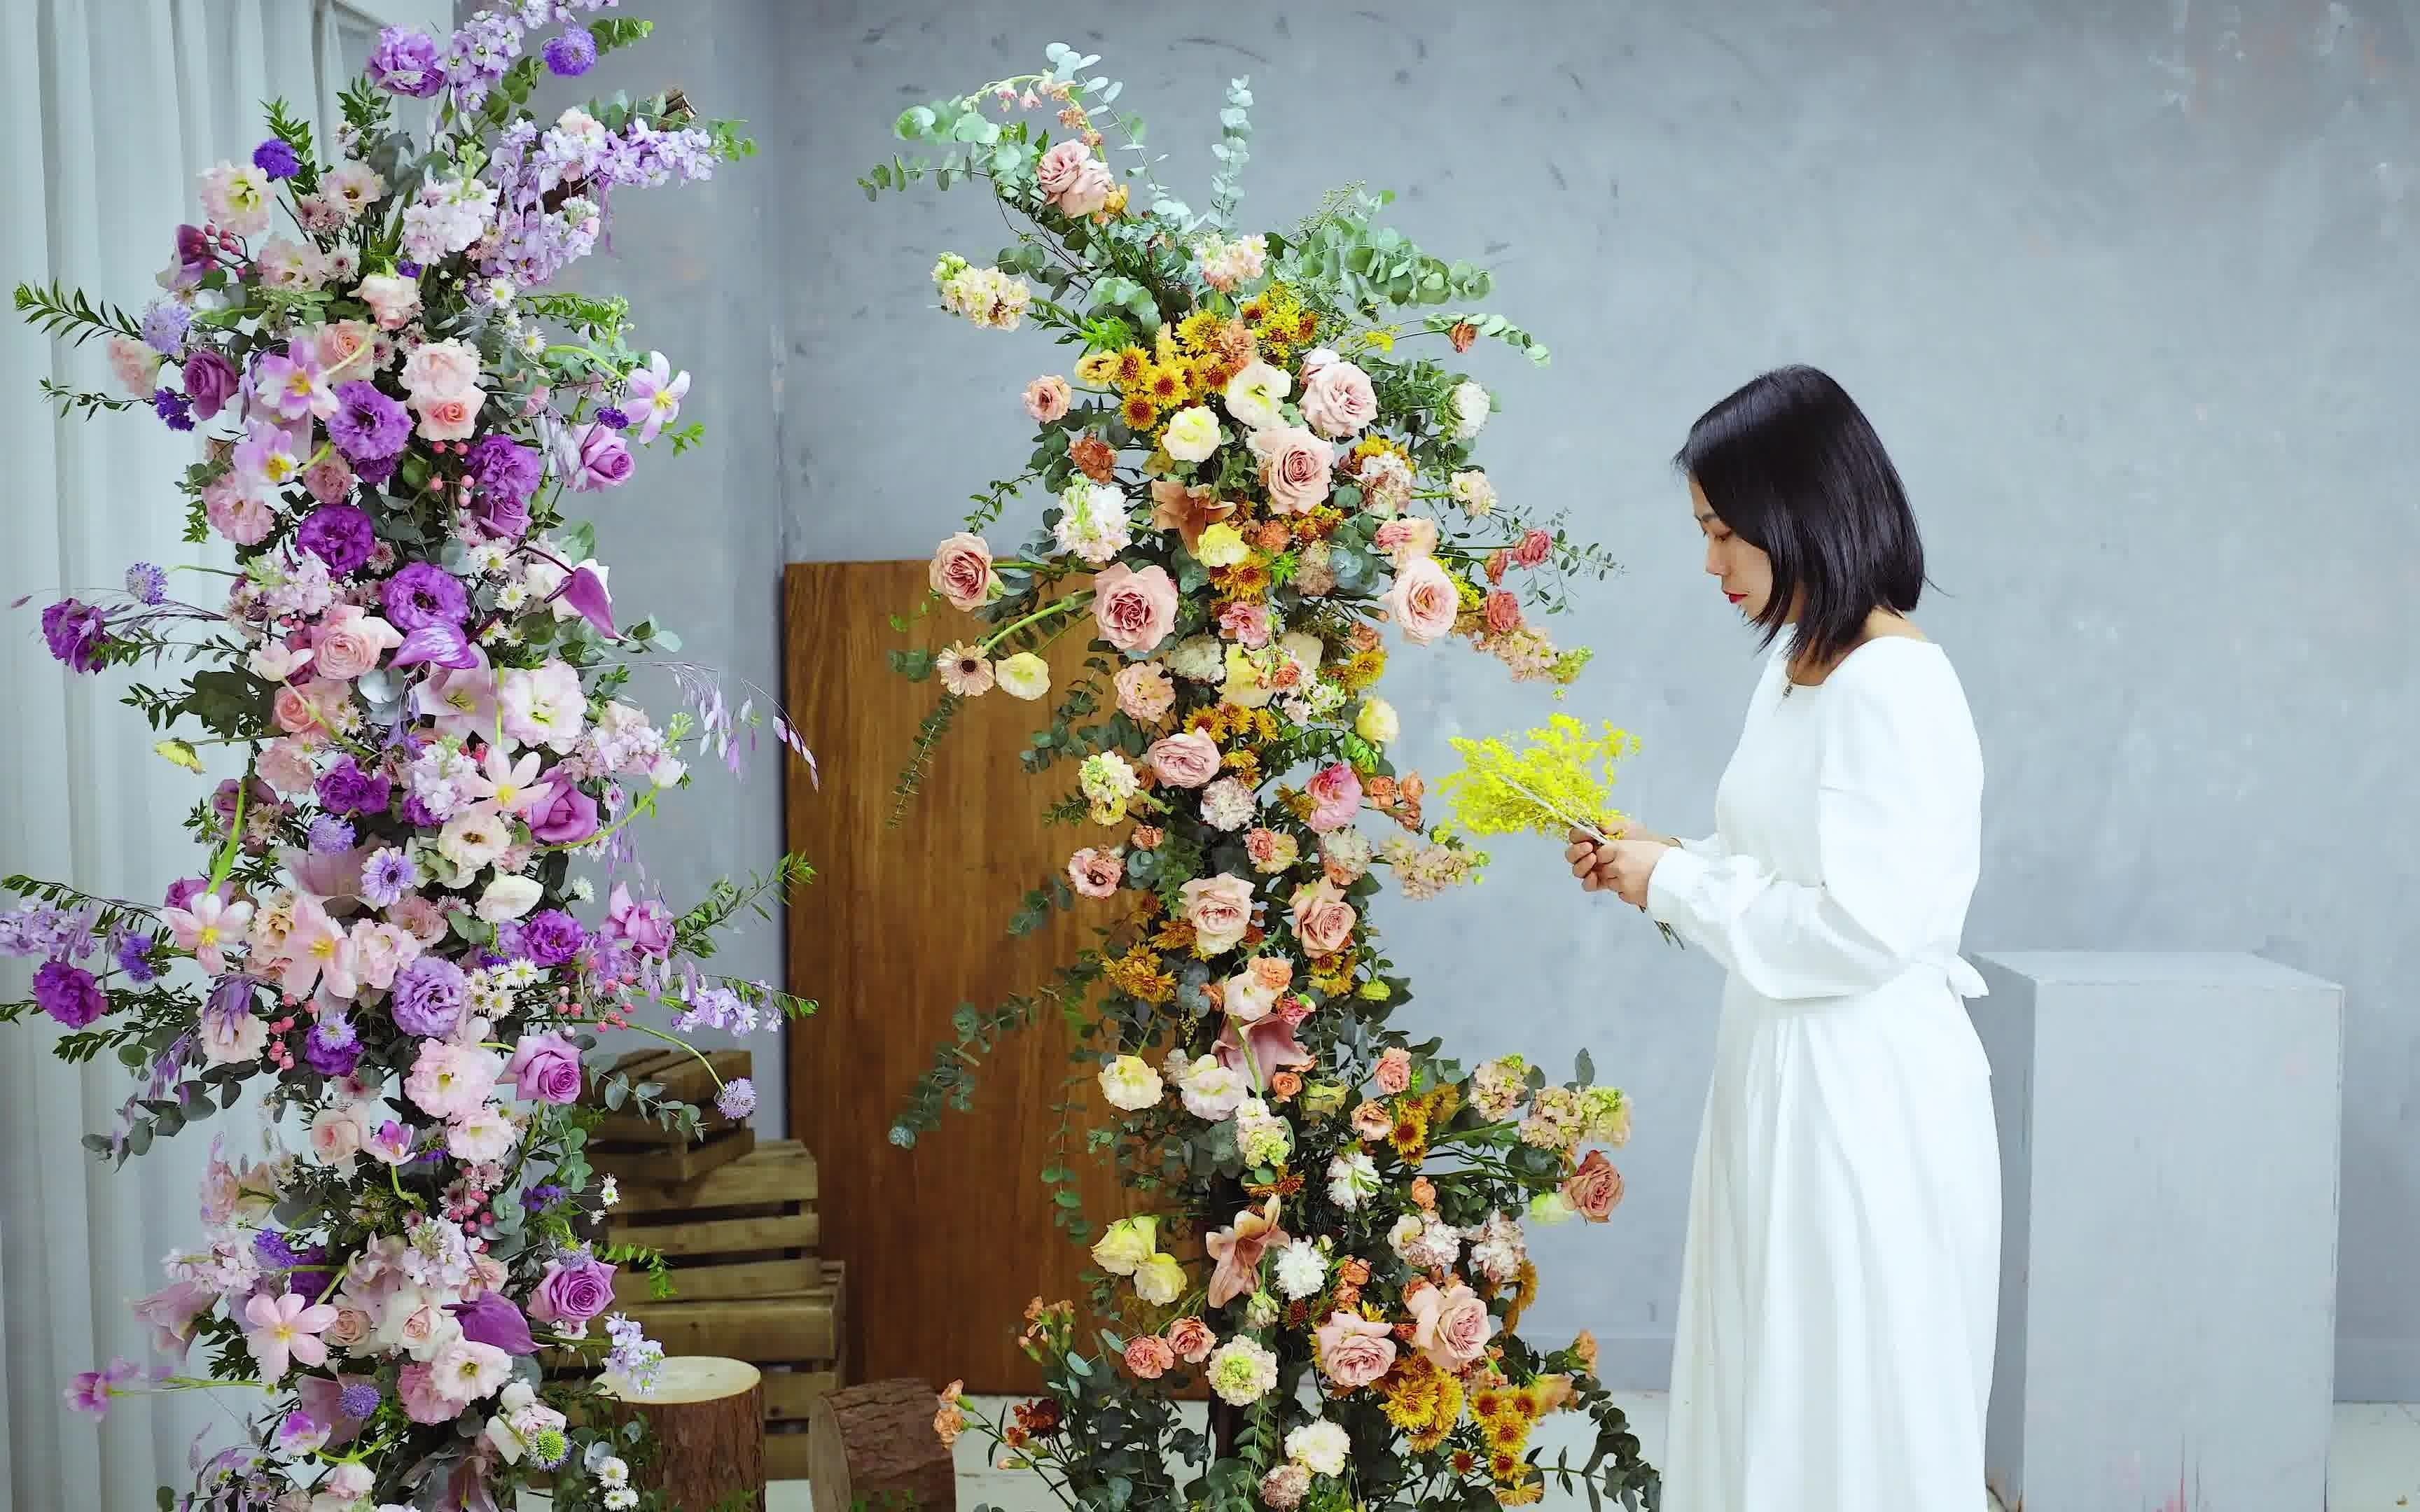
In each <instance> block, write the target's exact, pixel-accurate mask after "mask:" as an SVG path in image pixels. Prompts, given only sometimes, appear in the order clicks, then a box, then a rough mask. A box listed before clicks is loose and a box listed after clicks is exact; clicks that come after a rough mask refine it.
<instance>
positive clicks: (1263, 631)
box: [1218, 603, 1269, 651]
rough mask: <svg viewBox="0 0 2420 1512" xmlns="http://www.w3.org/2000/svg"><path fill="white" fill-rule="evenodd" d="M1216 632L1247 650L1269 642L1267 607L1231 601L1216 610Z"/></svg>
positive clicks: (1255, 648)
mask: <svg viewBox="0 0 2420 1512" xmlns="http://www.w3.org/2000/svg"><path fill="white" fill-rule="evenodd" d="M1218 633H1219V634H1220V635H1223V636H1225V637H1226V638H1227V639H1228V640H1233V641H1234V642H1235V643H1236V644H1237V645H1239V646H1243V647H1245V648H1246V649H1248V650H1251V651H1258V650H1260V649H1261V648H1262V647H1263V646H1265V645H1267V644H1268V643H1269V607H1268V606H1267V605H1266V604H1245V603H1233V604H1230V605H1228V606H1227V607H1226V608H1225V609H1220V610H1219V611H1218Z"/></svg>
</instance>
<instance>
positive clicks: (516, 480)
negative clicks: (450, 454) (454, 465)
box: [462, 431, 546, 501]
mask: <svg viewBox="0 0 2420 1512" xmlns="http://www.w3.org/2000/svg"><path fill="white" fill-rule="evenodd" d="M462 466H463V469H464V471H467V472H469V473H470V475H471V477H472V480H473V482H475V483H477V484H478V486H480V488H481V489H483V490H485V491H486V492H488V493H491V494H504V495H506V496H508V497H510V498H513V499H516V500H521V501H527V500H528V498H529V497H530V495H532V494H534V493H535V492H537V486H538V481H539V480H540V479H541V478H543V477H544V476H545V475H546V459H545V458H544V457H542V456H540V455H538V454H537V453H536V452H535V451H534V450H532V449H531V448H529V447H527V446H523V445H522V444H521V443H520V442H519V441H517V440H513V439H512V438H511V437H510V436H506V435H504V434H503V433H502V432H498V431H490V432H489V433H488V434H487V435H485V436H482V437H480V438H479V439H478V440H475V441H473V442H472V443H471V450H470V452H469V454H468V455H465V456H464V457H463V458H462Z"/></svg>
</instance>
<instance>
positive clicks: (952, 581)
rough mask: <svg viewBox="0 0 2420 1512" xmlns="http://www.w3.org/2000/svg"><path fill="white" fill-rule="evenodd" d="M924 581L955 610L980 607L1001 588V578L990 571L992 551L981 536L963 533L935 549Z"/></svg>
mask: <svg viewBox="0 0 2420 1512" xmlns="http://www.w3.org/2000/svg"><path fill="white" fill-rule="evenodd" d="M924 578H925V580H926V581H928V582H930V583H931V584H932V585H933V591H934V592H935V593H937V594H940V595H941V596H942V597H943V598H946V599H948V600H949V601H950V606H951V607H952V608H953V609H967V610H972V609H981V608H983V607H984V606H985V604H987V603H989V602H991V595H992V594H994V593H995V592H997V591H998V590H999V588H1000V578H999V576H998V575H997V574H995V573H994V572H993V571H992V570H991V548H990V547H988V546H985V544H984V539H983V537H982V536H980V535H969V534H967V533H966V532H964V531H961V532H958V533H957V534H955V535H953V536H951V537H950V538H949V539H948V540H946V541H943V542H942V543H941V544H940V545H939V547H938V548H935V549H934V552H933V564H932V566H931V567H929V568H927V569H926V571H925V574H924Z"/></svg>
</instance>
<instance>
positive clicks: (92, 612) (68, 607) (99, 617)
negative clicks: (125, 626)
mask: <svg viewBox="0 0 2420 1512" xmlns="http://www.w3.org/2000/svg"><path fill="white" fill-rule="evenodd" d="M42 639H43V640H44V641H46V642H48V643H49V645H50V648H51V655H52V656H56V657H57V658H58V659H59V660H60V661H62V662H64V663H66V664H67V665H68V666H69V667H70V669H72V670H73V671H80V672H88V671H92V670H93V669H94V668H96V667H99V666H100V665H101V651H102V648H103V647H105V646H107V645H108V644H109V621H108V618H107V617H106V616H105V615H103V614H102V613H101V610H100V609H96V608H94V607H93V606H92V605H90V604H86V603H85V602H83V601H82V600H80V599H73V598H63V599H61V600H59V601H58V602H57V603H55V604H53V605H52V606H51V607H50V608H48V609H44V610H42Z"/></svg>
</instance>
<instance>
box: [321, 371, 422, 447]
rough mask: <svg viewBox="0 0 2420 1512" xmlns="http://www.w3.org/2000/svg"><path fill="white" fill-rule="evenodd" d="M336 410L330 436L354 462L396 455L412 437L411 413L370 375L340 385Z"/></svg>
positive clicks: (337, 391)
mask: <svg viewBox="0 0 2420 1512" xmlns="http://www.w3.org/2000/svg"><path fill="white" fill-rule="evenodd" d="M336 400H337V404H336V412H335V413H334V414H333V415H330V416H329V417H328V439H329V440H332V441H334V442H335V443H336V450H338V451H340V452H342V453H344V454H345V455H347V456H348V457H350V458H351V459H352V460H353V461H354V462H356V463H360V462H365V461H377V460H382V459H384V458H386V457H390V456H393V455H396V453H398V452H400V451H402V450H403V447H404V443H405V442H406V441H408V440H411V415H410V414H408V413H407V412H406V411H405V410H404V408H403V406H402V405H400V404H397V403H396V401H395V400H394V399H392V398H390V397H388V396H387V395H386V394H383V393H380V392H379V388H378V385H377V384H375V383H372V382H370V381H369V380H368V379H366V378H352V379H349V380H348V381H346V382H343V383H339V384H337V385H336Z"/></svg>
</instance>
